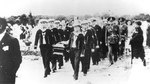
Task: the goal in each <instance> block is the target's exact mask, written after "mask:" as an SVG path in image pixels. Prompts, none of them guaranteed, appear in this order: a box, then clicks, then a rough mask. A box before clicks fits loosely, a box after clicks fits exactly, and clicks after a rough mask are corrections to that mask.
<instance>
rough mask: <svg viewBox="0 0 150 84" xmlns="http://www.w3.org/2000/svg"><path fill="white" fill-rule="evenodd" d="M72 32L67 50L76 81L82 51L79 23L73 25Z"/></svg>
mask: <svg viewBox="0 0 150 84" xmlns="http://www.w3.org/2000/svg"><path fill="white" fill-rule="evenodd" d="M73 28H74V31H73V32H72V33H71V35H70V38H69V44H68V48H69V51H70V60H71V64H72V68H73V70H74V75H73V77H74V79H75V80H77V79H78V73H79V63H80V55H81V51H82V49H83V35H82V34H81V26H80V24H79V23H75V24H74V25H73Z"/></svg>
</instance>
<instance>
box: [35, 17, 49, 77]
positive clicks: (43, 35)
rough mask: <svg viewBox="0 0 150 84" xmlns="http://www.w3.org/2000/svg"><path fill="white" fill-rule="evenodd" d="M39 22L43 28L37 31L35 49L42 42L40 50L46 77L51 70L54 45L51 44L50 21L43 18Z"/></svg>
mask: <svg viewBox="0 0 150 84" xmlns="http://www.w3.org/2000/svg"><path fill="white" fill-rule="evenodd" d="M39 24H40V25H41V29H39V30H38V31H37V32H36V36H35V44H34V49H37V45H38V43H40V51H41V55H42V60H43V65H44V69H45V71H44V77H47V75H49V74H50V72H51V70H50V65H49V62H50V55H51V53H52V52H51V51H52V46H51V45H50V39H49V31H48V29H47V28H48V21H47V20H46V19H41V20H40V21H39Z"/></svg>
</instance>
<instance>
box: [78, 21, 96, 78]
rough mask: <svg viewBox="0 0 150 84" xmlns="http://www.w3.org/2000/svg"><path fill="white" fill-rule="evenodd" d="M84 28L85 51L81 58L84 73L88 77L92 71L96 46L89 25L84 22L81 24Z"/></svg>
mask: <svg viewBox="0 0 150 84" xmlns="http://www.w3.org/2000/svg"><path fill="white" fill-rule="evenodd" d="M81 26H82V34H83V36H84V39H83V40H84V49H83V51H84V52H83V53H82V54H83V55H84V56H83V57H82V58H81V63H82V71H83V73H84V76H86V74H87V72H88V70H89V69H90V60H91V55H92V52H94V46H93V43H94V42H93V38H92V30H91V29H90V27H89V26H88V23H87V22H86V21H85V22H84V21H83V22H82V23H81Z"/></svg>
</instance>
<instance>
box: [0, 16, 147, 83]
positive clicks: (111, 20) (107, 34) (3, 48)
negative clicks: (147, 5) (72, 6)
mask: <svg viewBox="0 0 150 84" xmlns="http://www.w3.org/2000/svg"><path fill="white" fill-rule="evenodd" d="M38 23H39V24H40V27H39V29H38V30H37V31H36V34H35V42H32V43H34V49H37V47H38V45H39V48H40V52H41V56H42V61H43V66H44V78H45V77H47V76H48V75H50V72H53V73H55V71H56V70H57V62H58V67H59V69H62V66H63V65H64V60H65V62H68V61H69V60H70V62H71V65H72V69H73V71H74V74H73V78H74V79H75V80H77V79H78V74H79V65H80V62H81V65H82V67H81V68H82V69H81V71H82V72H83V75H84V76H86V75H87V73H88V72H89V71H90V65H91V62H92V64H93V65H98V64H99V62H100V61H102V60H104V59H105V58H108V59H109V62H110V66H111V65H112V64H114V63H115V62H117V60H118V59H121V58H122V57H123V56H124V55H125V54H126V53H125V52H127V50H128V51H131V64H132V63H133V58H134V57H136V58H141V60H142V62H143V65H144V66H146V60H145V52H144V47H143V39H144V38H143V31H142V29H141V25H142V23H141V22H140V21H133V20H127V19H125V18H123V17H120V18H115V17H108V18H101V19H96V18H90V19H86V20H78V18H75V19H74V20H72V21H71V22H67V21H64V20H62V21H58V20H55V19H40V20H39V22H38ZM22 30H23V32H22V33H21V34H20V39H24V38H25V36H24V32H25V30H24V29H23V28H22ZM10 31H11V30H9V25H8V24H7V22H6V20H5V19H4V18H0V35H1V38H0V39H1V40H0V58H1V59H0V82H8V83H9V82H13V84H14V83H15V75H16V72H17V70H18V68H19V66H20V63H21V61H22V59H21V52H20V46H19V42H18V40H17V39H16V38H14V37H12V35H11V32H10ZM15 33H17V32H15ZM15 33H14V34H15ZM26 33H29V32H26ZM27 36H30V33H29V35H27ZM27 38H29V37H27ZM129 44H130V45H131V46H129ZM12 52H13V53H12ZM12 59H13V60H12ZM91 60H92V61H91ZM50 63H51V64H50ZM11 65H12V66H11ZM50 65H52V67H51V66H50ZM13 66H14V67H13ZM11 70H13V72H12V71H11ZM8 75H9V76H8ZM8 83H6V84H8Z"/></svg>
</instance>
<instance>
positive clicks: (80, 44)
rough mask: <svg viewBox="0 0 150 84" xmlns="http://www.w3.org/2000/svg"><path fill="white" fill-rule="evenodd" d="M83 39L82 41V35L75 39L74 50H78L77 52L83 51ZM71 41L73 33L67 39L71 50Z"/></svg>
mask: <svg viewBox="0 0 150 84" xmlns="http://www.w3.org/2000/svg"><path fill="white" fill-rule="evenodd" d="M83 39H84V37H83V35H82V34H79V35H78V37H77V39H76V48H77V49H79V50H82V49H83V44H84V43H83V41H84V40H83ZM73 41H74V33H71V34H70V38H69V44H68V48H69V49H71V46H72V43H73Z"/></svg>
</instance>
